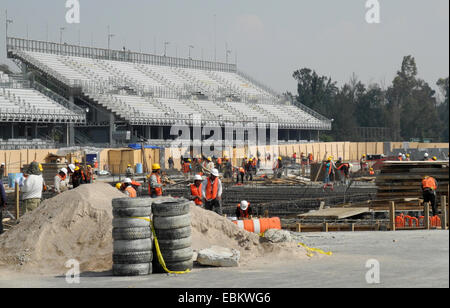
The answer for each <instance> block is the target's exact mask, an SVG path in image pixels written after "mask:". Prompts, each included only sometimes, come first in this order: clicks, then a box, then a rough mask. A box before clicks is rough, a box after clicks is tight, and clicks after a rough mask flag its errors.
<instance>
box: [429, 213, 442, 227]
mask: <svg viewBox="0 0 450 308" xmlns="http://www.w3.org/2000/svg"><path fill="white" fill-rule="evenodd" d="M431 226H432V227H436V228H437V227H440V226H441V218H440V217H439V216H437V215H436V216H433V217H432V218H431Z"/></svg>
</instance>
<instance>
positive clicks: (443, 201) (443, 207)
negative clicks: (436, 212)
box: [441, 196, 447, 230]
mask: <svg viewBox="0 0 450 308" xmlns="http://www.w3.org/2000/svg"><path fill="white" fill-rule="evenodd" d="M441 227H442V230H447V197H446V196H441Z"/></svg>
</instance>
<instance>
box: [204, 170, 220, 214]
mask: <svg viewBox="0 0 450 308" xmlns="http://www.w3.org/2000/svg"><path fill="white" fill-rule="evenodd" d="M202 198H203V200H204V201H205V209H207V210H210V211H215V212H216V213H218V214H220V215H222V205H221V202H220V201H221V200H222V182H221V181H220V179H219V170H217V169H212V170H211V174H210V176H209V177H208V178H207V179H206V180H205V181H203V184H202Z"/></svg>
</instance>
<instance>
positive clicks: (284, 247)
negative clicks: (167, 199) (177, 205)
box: [191, 206, 307, 266]
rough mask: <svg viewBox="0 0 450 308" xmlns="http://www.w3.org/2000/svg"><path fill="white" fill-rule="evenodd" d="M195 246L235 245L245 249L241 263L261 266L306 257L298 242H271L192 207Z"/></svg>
mask: <svg viewBox="0 0 450 308" xmlns="http://www.w3.org/2000/svg"><path fill="white" fill-rule="evenodd" d="M191 217H192V223H191V224H192V240H193V249H194V250H197V251H198V250H200V249H203V248H209V247H211V246H221V247H227V248H234V249H237V250H239V251H240V252H241V260H240V264H241V265H249V266H250V265H257V264H264V263H273V262H276V261H280V262H285V261H288V260H301V259H306V258H307V255H306V250H305V249H304V248H303V247H298V245H297V243H295V242H292V243H271V242H269V241H267V240H266V239H264V238H262V237H260V236H259V235H257V234H255V233H250V232H247V231H245V230H242V229H240V228H239V227H238V226H237V225H235V224H234V223H233V222H231V221H230V220H228V219H227V218H225V217H222V216H220V215H218V214H216V213H214V212H211V211H206V210H203V209H201V208H199V207H197V206H191Z"/></svg>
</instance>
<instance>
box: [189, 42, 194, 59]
mask: <svg viewBox="0 0 450 308" xmlns="http://www.w3.org/2000/svg"><path fill="white" fill-rule="evenodd" d="M193 48H194V46H192V45H189V60H192V58H191V49H193Z"/></svg>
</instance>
